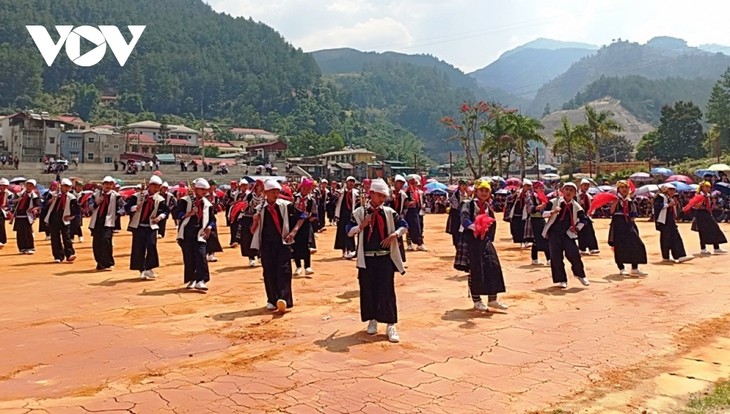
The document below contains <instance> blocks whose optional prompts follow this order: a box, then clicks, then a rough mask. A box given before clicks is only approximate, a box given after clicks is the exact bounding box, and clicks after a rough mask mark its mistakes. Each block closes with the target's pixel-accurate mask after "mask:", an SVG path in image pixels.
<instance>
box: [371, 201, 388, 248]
mask: <svg viewBox="0 0 730 414" xmlns="http://www.w3.org/2000/svg"><path fill="white" fill-rule="evenodd" d="M370 212H371V213H372V215H373V219H372V221H371V222H370V234H368V241H370V238H372V237H373V233H375V231H373V228H374V227H377V228H378V231H379V232H380V237H382V238H383V239H385V220H384V219H383V217H382V216H381V215H380V208H378V209H375V210H372V209H371V211H370Z"/></svg>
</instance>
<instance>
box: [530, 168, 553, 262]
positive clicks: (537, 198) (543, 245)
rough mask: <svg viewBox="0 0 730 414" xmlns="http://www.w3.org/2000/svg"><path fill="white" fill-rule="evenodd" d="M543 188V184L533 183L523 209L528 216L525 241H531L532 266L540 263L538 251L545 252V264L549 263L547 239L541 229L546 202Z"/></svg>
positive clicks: (543, 225)
mask: <svg viewBox="0 0 730 414" xmlns="http://www.w3.org/2000/svg"><path fill="white" fill-rule="evenodd" d="M544 190H545V185H544V184H543V183H541V182H540V181H538V182H536V183H534V185H533V189H532V190H531V191H529V192H528V193H527V197H525V209H526V211H527V213H528V214H529V217H530V218H529V219H528V220H526V221H525V241H527V242H532V249H531V252H530V258H531V259H532V265H533V266H539V265H541V263H540V260H538V258H537V254H538V252H544V253H545V260H546V261H547V265H548V266H549V265H550V246H549V244H548V241H547V239H546V238H545V237H543V236H542V231H543V230H544V229H545V218H543V216H542V212H543V210H545V206H546V205H547V202H548V199H547V196H546V195H545V192H544Z"/></svg>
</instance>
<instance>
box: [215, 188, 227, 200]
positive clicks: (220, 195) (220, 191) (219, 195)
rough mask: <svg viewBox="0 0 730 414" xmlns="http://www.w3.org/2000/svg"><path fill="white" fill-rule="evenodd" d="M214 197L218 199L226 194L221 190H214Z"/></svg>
mask: <svg viewBox="0 0 730 414" xmlns="http://www.w3.org/2000/svg"><path fill="white" fill-rule="evenodd" d="M215 195H216V196H218V198H222V197H223V196H225V195H226V193H225V192H224V191H223V190H221V189H219V188H216V189H215Z"/></svg>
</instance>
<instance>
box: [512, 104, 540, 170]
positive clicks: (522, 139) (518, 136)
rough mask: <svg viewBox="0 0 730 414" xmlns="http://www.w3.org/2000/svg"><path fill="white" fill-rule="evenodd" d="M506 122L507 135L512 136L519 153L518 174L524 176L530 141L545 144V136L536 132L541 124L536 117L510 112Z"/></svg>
mask: <svg viewBox="0 0 730 414" xmlns="http://www.w3.org/2000/svg"><path fill="white" fill-rule="evenodd" d="M507 122H508V127H507V130H508V131H509V135H510V136H511V137H512V138H514V140H515V143H516V145H517V152H518V153H519V154H520V174H521V177H522V178H525V154H526V153H527V151H529V149H530V143H533V142H534V143H538V144H543V145H544V144H547V141H545V138H543V137H542V136H540V134H539V133H538V132H537V131H539V130H541V129H542V128H543V126H542V124H541V123H540V121H538V120H537V119H534V118H530V117H528V116H524V115H520V114H518V113H512V114H510V115H509V117H508V121H507Z"/></svg>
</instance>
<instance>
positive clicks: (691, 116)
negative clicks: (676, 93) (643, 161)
mask: <svg viewBox="0 0 730 414" xmlns="http://www.w3.org/2000/svg"><path fill="white" fill-rule="evenodd" d="M701 120H702V111H700V108H698V107H697V106H696V105H695V104H693V103H692V102H681V101H680V102H675V103H674V105H673V106H672V105H665V106H664V107H662V118H661V124H660V125H659V129H657V141H656V147H655V148H656V154H657V158H658V159H659V160H662V161H669V162H679V161H684V160H686V159H688V158H700V157H702V156H704V155H705V150H704V148H703V147H702V142H703V140H704V138H705V133H704V131H703V129H702V124H701V123H700V121H701Z"/></svg>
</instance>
